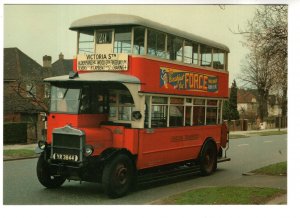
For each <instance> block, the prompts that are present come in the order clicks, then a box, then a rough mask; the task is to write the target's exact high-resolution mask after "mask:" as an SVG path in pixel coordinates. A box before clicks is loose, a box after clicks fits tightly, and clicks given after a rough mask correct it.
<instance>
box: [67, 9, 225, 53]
mask: <svg viewBox="0 0 300 218" xmlns="http://www.w3.org/2000/svg"><path fill="white" fill-rule="evenodd" d="M120 25H140V26H145V27H149V28H152V29H156V30H159V31H162V32H165V33H169V34H173V35H175V36H179V37H182V38H185V39H189V40H192V41H194V42H198V43H203V44H206V45H209V46H212V47H215V48H219V49H223V50H225V51H227V52H229V48H228V47H227V46H226V45H223V44H221V43H218V42H214V41H212V40H209V39H206V38H203V37H201V36H196V35H194V34H191V33H187V32H184V31H182V30H178V29H175V28H173V27H169V26H166V25H163V24H160V23H157V22H154V21H151V20H147V19H144V18H142V17H138V16H133V15H127V14H100V15H95V16H90V17H85V18H82V19H78V20H76V21H74V22H73V23H72V24H71V26H70V29H71V30H78V29H84V28H95V27H105V26H110V27H111V26H120ZM195 28H197V26H195ZM220 34H221V33H220Z"/></svg>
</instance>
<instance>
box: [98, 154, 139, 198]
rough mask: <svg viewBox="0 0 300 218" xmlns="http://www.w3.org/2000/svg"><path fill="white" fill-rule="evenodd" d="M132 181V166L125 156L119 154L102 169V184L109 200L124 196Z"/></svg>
mask: <svg viewBox="0 0 300 218" xmlns="http://www.w3.org/2000/svg"><path fill="white" fill-rule="evenodd" d="M133 180H134V166H133V162H132V160H131V159H130V158H129V157H128V156H127V155H126V154H119V155H117V156H115V157H114V158H113V159H112V160H111V161H109V162H108V163H107V164H106V165H105V166H104V169H103V176H102V184H103V186H104V190H105V192H106V194H107V195H108V196H109V197H111V198H118V197H122V196H124V195H126V194H127V193H128V191H129V190H130V188H131V187H132V184H133Z"/></svg>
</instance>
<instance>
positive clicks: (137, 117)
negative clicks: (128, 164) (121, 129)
mask: <svg viewBox="0 0 300 218" xmlns="http://www.w3.org/2000/svg"><path fill="white" fill-rule="evenodd" d="M128 86H129V89H135V86H134V85H132V84H131V85H128ZM129 89H128V88H127V87H126V86H125V85H123V84H121V83H114V82H95V83H80V84H79V83H64V82H59V83H52V84H51V101H50V102H51V103H50V114H57V115H62V114H64V115H65V116H68V115H72V116H73V117H74V115H78V120H80V119H99V121H98V122H97V123H98V124H110V125H124V126H126V127H134V128H143V123H144V122H143V121H142V120H143V119H142V118H143V117H144V114H143V115H142V110H141V108H140V105H142V103H141V101H142V100H143V98H142V97H141V96H139V95H138V94H133V95H132V93H137V91H136V90H132V91H134V92H130V90H129ZM135 102H136V103H135ZM75 126H78V125H76V124H75Z"/></svg>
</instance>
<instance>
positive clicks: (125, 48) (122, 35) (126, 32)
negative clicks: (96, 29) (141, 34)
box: [114, 28, 131, 54]
mask: <svg viewBox="0 0 300 218" xmlns="http://www.w3.org/2000/svg"><path fill="white" fill-rule="evenodd" d="M114 53H127V54H128V53H131V28H118V29H115V42H114Z"/></svg>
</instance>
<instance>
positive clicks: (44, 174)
mask: <svg viewBox="0 0 300 218" xmlns="http://www.w3.org/2000/svg"><path fill="white" fill-rule="evenodd" d="M36 174H37V177H38V180H39V181H40V183H41V184H42V185H43V186H45V187H46V188H58V187H60V186H61V185H62V184H63V183H64V182H65V181H66V178H65V177H62V176H53V175H51V173H50V168H49V165H48V163H47V162H46V161H45V159H44V155H43V153H42V154H41V155H40V157H39V159H38V162H37V166H36Z"/></svg>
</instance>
